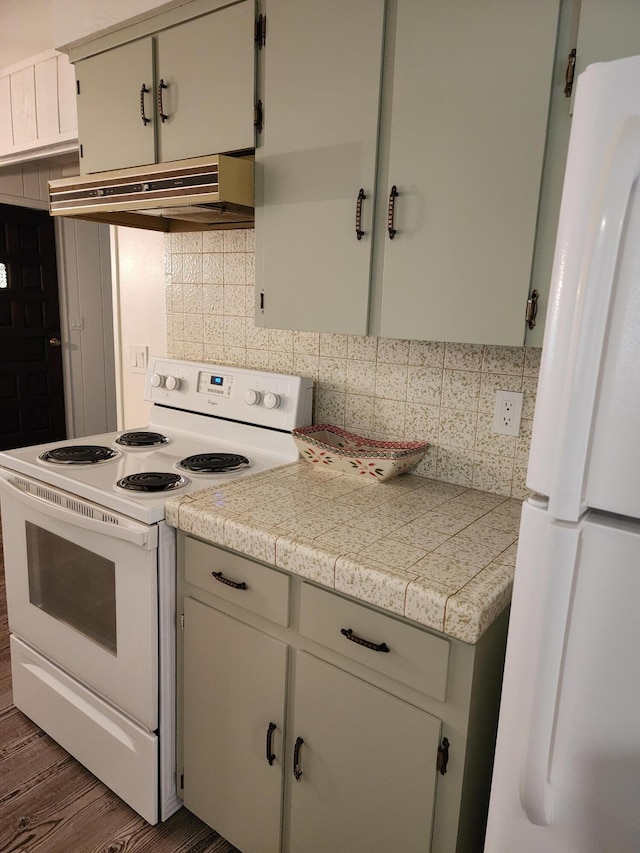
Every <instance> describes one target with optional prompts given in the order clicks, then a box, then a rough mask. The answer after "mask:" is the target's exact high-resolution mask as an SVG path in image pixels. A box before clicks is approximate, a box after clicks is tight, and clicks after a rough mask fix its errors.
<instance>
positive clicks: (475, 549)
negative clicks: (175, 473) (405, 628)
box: [166, 460, 520, 642]
mask: <svg viewBox="0 0 640 853" xmlns="http://www.w3.org/2000/svg"><path fill="white" fill-rule="evenodd" d="M519 513H520V503H519V502H518V501H516V500H514V499H509V498H506V497H501V496H498V495H494V494H489V493H486V492H481V491H478V490H476V489H465V488H463V487H459V486H456V485H452V484H449V483H442V482H438V481H435V480H429V479H426V478H424V477H418V476H414V475H411V474H404V475H402V476H400V477H398V478H396V479H394V480H390V481H389V482H387V483H376V482H372V483H371V484H368V485H363V484H362V483H361V482H360V481H358V480H354V479H353V478H351V477H348V476H347V475H344V474H339V473H338V474H336V473H331V472H324V471H318V469H317V468H315V467H313V466H311V465H309V464H308V463H307V462H304V461H302V460H300V461H298V462H294V463H292V464H290V465H285V466H282V467H281V468H276V469H274V470H271V471H264V472H261V473H260V474H256V475H254V476H250V477H245V478H243V479H241V480H236V481H231V482H229V483H225V484H222V485H221V486H219V487H218V488H217V489H209V490H202V491H200V492H195V493H193V494H191V495H188V496H186V497H180V498H178V497H177V498H173V499H171V500H169V502H168V504H167V516H166V517H167V520H168V522H169V523H170V524H173V525H174V526H176V527H179V528H180V529H182V530H184V531H185V532H188V533H193V534H194V535H196V536H199V537H201V538H203V539H207V540H209V541H211V542H213V543H215V544H219V545H224V546H226V547H227V548H231V549H233V550H234V551H239V552H240V553H243V554H246V555H248V556H250V557H253V558H255V559H257V560H260V561H262V562H265V563H268V564H270V565H275V566H278V567H279V568H281V569H285V570H287V571H289V572H292V573H294V574H298V575H301V576H302V577H305V578H308V579H310V580H313V581H315V582H316V583H319V584H322V585H324V586H327V587H330V588H335V589H337V590H340V591H341V592H344V593H346V594H347V595H350V596H352V597H354V598H357V599H359V600H361V601H366V602H368V603H370V604H373V605H375V606H377V607H381V608H383V609H385V610H389V611H391V612H393V613H397V614H400V615H403V616H406V617H407V618H408V619H412V620H414V621H415V622H419V623H420V624H422V625H427V626H429V627H431V628H435V629H436V630H439V631H444V632H445V633H447V634H450V635H451V636H453V637H457V638H458V639H461V640H464V641H465V642H475V641H476V640H477V639H478V638H479V637H480V636H481V634H482V633H483V631H485V630H486V628H487V627H488V626H489V625H490V624H491V621H492V620H493V619H495V618H496V617H497V616H498V614H499V613H500V612H501V610H502V609H504V607H505V606H506V605H507V604H508V601H509V596H510V592H511V582H512V578H513V572H514V566H515V555H516V536H517V525H518V521H519Z"/></svg>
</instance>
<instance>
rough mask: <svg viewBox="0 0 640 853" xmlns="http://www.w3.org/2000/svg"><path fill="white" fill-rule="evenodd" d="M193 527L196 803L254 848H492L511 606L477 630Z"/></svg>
mask: <svg viewBox="0 0 640 853" xmlns="http://www.w3.org/2000/svg"><path fill="white" fill-rule="evenodd" d="M178 542H179V548H178V553H179V580H178V584H179V601H180V603H181V607H182V610H181V613H182V614H183V631H182V632H181V636H180V639H179V648H178V661H179V665H178V673H179V678H178V697H179V701H178V720H179V723H178V728H179V732H178V743H179V747H178V756H177V767H178V788H179V791H180V793H181V794H182V796H183V799H184V803H185V806H186V807H187V808H188V809H190V810H191V811H192V812H194V813H195V814H196V815H197V816H198V817H200V818H201V819H202V820H203V821H205V823H207V824H208V825H210V826H211V827H213V828H214V829H215V830H216V831H217V832H219V833H220V834H221V835H222V836H223V837H224V838H226V839H227V840H228V841H230V842H231V843H232V844H234V845H235V846H236V847H238V848H239V849H240V850H241V851H242V853H327V851H354V853H359V851H367V853H388V851H390V850H401V851H403V853H427V851H434V853H445V851H446V853H452V852H453V851H457V853H462V851H469V853H475V851H478V850H481V849H482V843H483V835H484V824H485V821H486V810H487V806H488V794H489V786H490V776H491V763H492V756H493V745H494V741H495V730H496V726H497V711H498V703H499V687H500V680H501V672H502V662H503V655H504V641H505V635H506V614H505V618H504V619H502V620H498V621H497V622H496V623H494V626H495V627H494V626H492V628H491V629H489V631H488V632H487V634H486V635H485V636H484V637H483V638H482V639H481V643H480V644H478V646H477V647H476V646H468V645H466V644H464V643H460V642H458V641H456V640H453V639H451V638H448V637H444V636H443V635H441V634H438V633H437V632H432V631H428V630H426V629H422V628H420V627H419V626H417V625H414V624H412V623H410V622H408V621H407V620H404V619H400V618H397V617H395V616H392V615H391V614H387V613H385V612H383V611H380V610H378V609H376V608H373V607H369V606H367V605H364V604H362V603H360V602H357V601H355V600H353V599H350V598H348V597H346V596H342V595H339V594H337V593H335V592H332V591H329V590H327V589H323V588H321V587H317V586H315V585H314V584H310V583H308V582H307V581H304V580H303V579H302V578H300V577H297V576H290V575H288V574H287V573H285V572H280V571H278V570H276V569H274V568H272V567H269V566H266V565H264V564H261V563H258V562H256V561H254V560H252V559H248V558H245V557H243V556H241V555H239V554H237V553H233V552H230V551H227V550H226V549H223V548H219V547H217V546H213V545H209V544H207V543H204V542H202V541H199V540H197V539H196V538H194V537H191V536H186V535H184V534H182V533H181V534H180V535H179V539H178ZM274 613H277V614H278V620H279V621H278V622H276V621H273V614H274ZM485 638H486V639H485ZM416 687H417V689H416ZM449 744H450V750H449ZM449 752H450V753H451V754H450V755H449ZM447 762H448V763H447ZM443 771H444V772H443Z"/></svg>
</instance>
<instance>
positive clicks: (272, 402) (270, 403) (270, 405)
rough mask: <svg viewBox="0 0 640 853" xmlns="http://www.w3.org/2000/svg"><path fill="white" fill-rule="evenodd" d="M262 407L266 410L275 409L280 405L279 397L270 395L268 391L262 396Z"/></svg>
mask: <svg viewBox="0 0 640 853" xmlns="http://www.w3.org/2000/svg"><path fill="white" fill-rule="evenodd" d="M264 405H265V408H267V409H277V408H278V406H279V405H280V395H279V394H272V393H271V392H270V391H268V392H267V393H266V394H265V395H264Z"/></svg>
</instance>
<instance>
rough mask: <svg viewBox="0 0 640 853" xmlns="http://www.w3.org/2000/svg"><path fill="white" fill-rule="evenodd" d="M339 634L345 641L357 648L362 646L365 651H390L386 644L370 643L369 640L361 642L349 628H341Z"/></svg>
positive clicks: (360, 638)
mask: <svg viewBox="0 0 640 853" xmlns="http://www.w3.org/2000/svg"><path fill="white" fill-rule="evenodd" d="M340 633H341V634H342V635H343V636H344V637H346V638H347V640H351V642H352V643H357V644H358V645H359V646H364V647H365V648H367V649H371V651H373V652H389V651H391V649H390V648H389V646H388V645H387V644H386V643H372V642H371V640H363V639H362V637H359V636H358V635H357V634H354V633H353V631H352V630H351V628H341V629H340Z"/></svg>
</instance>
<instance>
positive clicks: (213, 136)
mask: <svg viewBox="0 0 640 853" xmlns="http://www.w3.org/2000/svg"><path fill="white" fill-rule="evenodd" d="M253 28H254V4H253V2H252V0H244V2H242V3H237V4H236V5H234V6H228V7H226V8H224V9H220V10H218V11H216V12H212V13H211V14H209V15H205V16H203V17H201V18H196V19H194V20H192V21H188V22H186V23H184V24H179V25H178V26H175V27H171V28H170V29H168V30H163V31H162V32H160V33H158V35H157V37H156V38H157V50H158V53H157V76H158V84H160V81H161V80H162V81H163V82H164V85H166V86H167V88H166V89H163V90H162V102H163V112H164V114H165V115H166V116H167V118H166V119H165V121H164V122H162V121H161V122H160V134H159V143H158V148H159V151H158V159H159V161H160V162H162V163H165V162H167V161H169V160H180V159H183V158H186V157H199V156H202V155H205V154H224V153H225V152H228V151H238V150H241V149H246V148H253V145H254V128H253V106H254V78H255V73H254V40H253Z"/></svg>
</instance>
